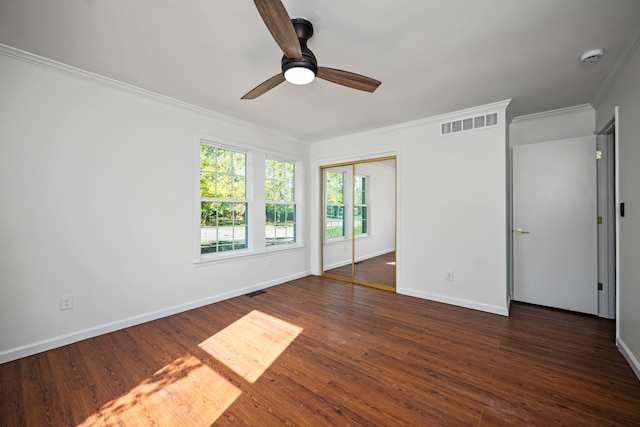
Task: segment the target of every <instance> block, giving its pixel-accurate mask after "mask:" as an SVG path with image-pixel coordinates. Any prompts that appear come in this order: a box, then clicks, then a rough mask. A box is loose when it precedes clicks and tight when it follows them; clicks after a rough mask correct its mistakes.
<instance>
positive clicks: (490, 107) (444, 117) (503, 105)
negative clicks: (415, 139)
mask: <svg viewBox="0 0 640 427" xmlns="http://www.w3.org/2000/svg"><path fill="white" fill-rule="evenodd" d="M510 103H511V99H506V100H504V101H498V102H494V103H491V104H485V105H479V106H477V107H472V108H467V109H465V110H458V111H454V112H451V113H446V114H440V115H438V116H432V117H427V118H425V119H419V120H414V121H410V122H404V123H399V124H396V125H391V126H385V127H381V128H376V129H371V130H366V131H364V132H356V133H352V134H348V135H342V136H337V137H334V138H329V139H323V140H319V141H313V142H312V144H318V143H327V142H339V141H346V140H349V139H353V138H361V137H365V136H371V135H376V134H380V133H385V132H391V131H395V130H402V129H408V128H412V127H416V126H423V125H428V124H432V123H440V122H443V121H451V120H454V119H456V118H460V117H466V116H468V115H477V114H480V113H486V112H487V111H492V112H494V111H495V110H502V109H505V110H506V109H507V107H508V106H509V104H510Z"/></svg>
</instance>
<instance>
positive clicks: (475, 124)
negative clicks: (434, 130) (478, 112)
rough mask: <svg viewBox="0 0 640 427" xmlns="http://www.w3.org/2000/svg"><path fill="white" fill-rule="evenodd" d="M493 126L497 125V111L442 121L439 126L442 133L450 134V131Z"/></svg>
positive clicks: (464, 130)
mask: <svg viewBox="0 0 640 427" xmlns="http://www.w3.org/2000/svg"><path fill="white" fill-rule="evenodd" d="M494 126H498V113H491V114H485V115H483V116H475V117H468V118H465V119H459V120H452V121H450V122H444V123H442V124H441V126H440V133H441V134H442V135H450V134H452V133H458V132H466V131H470V130H474V129H483V128H488V127H494Z"/></svg>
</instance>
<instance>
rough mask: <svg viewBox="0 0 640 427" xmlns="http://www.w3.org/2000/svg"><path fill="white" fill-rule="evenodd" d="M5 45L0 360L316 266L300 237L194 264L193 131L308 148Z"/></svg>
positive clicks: (0, 105) (288, 149)
mask: <svg viewBox="0 0 640 427" xmlns="http://www.w3.org/2000/svg"><path fill="white" fill-rule="evenodd" d="M1 53H4V54H0V75H1V76H2V78H1V79H0V325H2V326H1V327H0V363H1V362H4V361H7V360H12V359H15V358H18V357H21V356H24V355H26V354H31V353H34V352H37V351H41V350H45V349H48V348H52V347H55V346H57V345H61V344H65V343H67V342H72V341H75V340H78V339H81V338H85V337H88V336H92V335H97V334H99V333H103V332H107V331H110V330H114V329H118V328H120V327H124V326H127V325H129V324H135V323H139V322H141V321H145V320H150V319H152V318H156V317H161V316H163V315H167V314H171V313H173V312H178V311H182V310H184V309H187V308H190V307H195V306H198V305H203V304H206V303H209V302H213V301H217V300H220V299H223V298H226V297H230V296H235V295H238V294H242V293H245V292H247V291H250V290H255V289H258V288H261V287H264V286H269V285H273V284H276V283H281V282H283V281H285V280H288V279H291V278H296V277H300V276H304V275H306V274H308V272H309V269H310V266H309V256H308V251H307V249H306V248H304V247H303V248H301V249H298V250H293V251H285V252H270V253H268V254H266V255H260V256H252V257H247V258H243V259H239V260H234V261H228V262H215V263H207V264H199V265H195V264H194V263H193V261H194V251H195V245H196V243H195V242H196V240H195V239H196V232H195V230H196V228H197V225H196V223H195V218H196V217H197V215H198V213H197V210H196V205H195V202H196V199H195V197H196V188H197V187H196V182H195V181H196V179H195V169H194V168H195V165H196V161H195V159H196V146H197V145H196V141H197V138H196V136H197V135H206V136H208V137H209V138H211V139H213V140H219V141H221V142H226V143H236V142H238V143H242V144H249V145H252V146H255V147H260V148H262V149H268V150H269V151H270V152H282V153H287V154H289V155H291V154H293V155H295V156H298V157H299V158H300V159H303V160H305V162H306V161H307V160H308V151H309V149H308V147H306V146H304V145H303V144H299V143H295V142H294V141H292V140H290V139H288V138H285V137H283V136H281V135H274V134H271V133H268V132H266V131H263V130H260V129H257V128H255V127H250V126H246V125H242V124H241V123H238V122H234V121H233V120H228V119H225V118H223V117H221V116H216V115H214V114H207V113H205V112H198V111H197V110H196V109H190V108H186V107H184V106H180V105H178V104H177V103H172V102H169V101H168V100H162V99H159V98H157V97H153V96H151V95H150V94H146V95H145V94H143V93H142V92H141V91H135V90H129V89H126V88H123V86H118V85H115V84H112V83H109V82H106V81H103V80H101V79H98V78H93V77H90V76H89V77H87V76H85V75H84V74H83V73H80V72H75V71H73V70H71V69H69V68H68V67H64V66H61V65H57V64H54V63H48V62H46V61H41V64H35V63H33V62H29V61H35V62H38V60H35V59H33V58H29V57H28V55H24V54H20V55H18V54H16V55H15V56H8V54H11V52H9V53H8V54H7V51H6V50H5V51H3V52H1ZM18 57H21V58H23V59H26V60H23V59H18ZM306 169H307V170H308V169H309V168H306ZM305 181H306V182H309V179H307V177H305ZM305 190H306V191H305V192H304V193H305V194H306V193H307V192H308V184H307V187H306V188H305ZM304 208H305V206H304V205H303V211H306V212H307V213H308V209H304ZM302 221H303V222H305V223H307V224H308V218H302ZM301 237H302V239H303V241H307V242H308V239H309V234H308V233H305V234H303V236H301ZM267 257H268V258H269V259H270V260H271V261H272V267H271V268H268V266H267V265H268V263H267V259H266V258H267ZM64 294H72V295H73V297H74V308H73V309H71V310H67V311H60V310H59V307H58V304H59V297H60V296H61V295H64Z"/></svg>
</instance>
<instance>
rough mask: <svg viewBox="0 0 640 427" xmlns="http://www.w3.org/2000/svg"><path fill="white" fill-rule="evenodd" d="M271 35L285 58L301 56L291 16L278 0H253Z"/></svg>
mask: <svg viewBox="0 0 640 427" xmlns="http://www.w3.org/2000/svg"><path fill="white" fill-rule="evenodd" d="M253 2H254V3H255V4H256V7H257V8H258V12H259V13H260V16H261V17H262V20H263V21H264V23H265V25H266V26H267V28H268V29H269V32H270V33H271V36H273V39H274V40H275V41H276V43H278V46H280V49H282V52H283V53H284V56H286V57H287V58H298V59H299V58H302V49H301V48H300V42H299V41H298V36H297V35H296V30H295V28H293V24H292V23H291V18H289V14H288V13H287V10H286V9H285V8H284V5H283V4H282V2H281V1H280V0H253Z"/></svg>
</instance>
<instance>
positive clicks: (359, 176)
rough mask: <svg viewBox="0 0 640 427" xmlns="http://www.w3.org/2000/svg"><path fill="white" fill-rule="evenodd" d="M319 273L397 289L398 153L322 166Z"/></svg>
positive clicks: (381, 287)
mask: <svg viewBox="0 0 640 427" xmlns="http://www.w3.org/2000/svg"><path fill="white" fill-rule="evenodd" d="M320 169H321V182H322V189H321V198H322V200H321V201H322V203H321V206H322V236H323V239H322V251H321V252H322V275H323V276H324V277H329V278H333V279H338V280H343V281H346V282H350V283H356V284H359V285H365V286H370V287H374V288H379V289H384V290H388V291H393V292H395V290H396V157H395V156H389V157H381V158H376V159H367V160H358V161H352V162H345V163H339V164H332V165H327V166H321V168H320Z"/></svg>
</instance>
